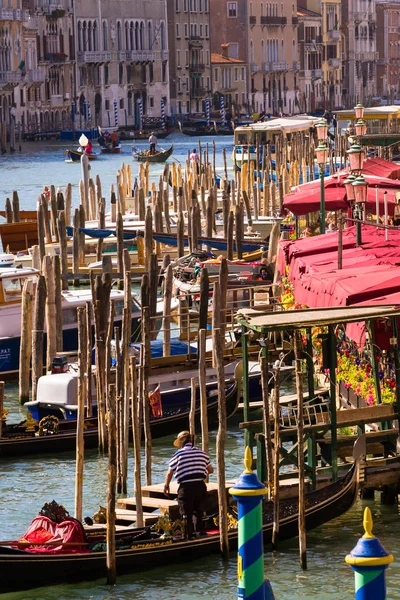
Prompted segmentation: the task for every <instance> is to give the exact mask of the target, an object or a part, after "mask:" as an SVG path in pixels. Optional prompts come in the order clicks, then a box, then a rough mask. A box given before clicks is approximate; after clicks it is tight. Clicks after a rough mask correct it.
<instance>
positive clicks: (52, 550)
mask: <svg viewBox="0 0 400 600" xmlns="http://www.w3.org/2000/svg"><path fill="white" fill-rule="evenodd" d="M18 542H23V543H24V545H23V549H24V550H26V551H27V552H34V553H40V554H43V553H44V552H46V553H47V554H60V553H62V554H75V553H79V554H80V553H82V552H89V551H90V550H89V549H88V547H87V544H86V543H85V534H84V531H83V527H82V524H81V523H80V522H79V521H77V520H76V519H73V518H72V517H71V518H68V519H65V521H62V522H61V523H55V522H54V521H52V520H51V519H49V518H48V517H45V516H41V515H38V516H37V517H35V518H34V519H33V521H32V523H31V524H30V526H29V529H28V531H27V532H26V533H25V534H24V535H23V536H22V537H21V538H19V540H18ZM26 542H31V543H32V544H34V545H32V546H28V545H26ZM57 542H60V543H59V545H57ZM80 544H82V545H80ZM19 547H20V548H21V546H19Z"/></svg>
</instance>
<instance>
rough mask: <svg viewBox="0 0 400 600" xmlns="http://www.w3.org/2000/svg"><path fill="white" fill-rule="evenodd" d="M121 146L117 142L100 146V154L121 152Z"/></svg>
mask: <svg viewBox="0 0 400 600" xmlns="http://www.w3.org/2000/svg"><path fill="white" fill-rule="evenodd" d="M121 149H122V146H121V144H118V146H112V145H111V144H109V145H107V146H100V153H101V154H121Z"/></svg>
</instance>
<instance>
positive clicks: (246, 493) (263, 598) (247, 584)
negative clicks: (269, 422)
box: [229, 447, 274, 600]
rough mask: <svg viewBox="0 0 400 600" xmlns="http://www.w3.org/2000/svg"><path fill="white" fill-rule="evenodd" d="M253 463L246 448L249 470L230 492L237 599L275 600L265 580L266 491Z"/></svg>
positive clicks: (248, 449) (245, 471)
mask: <svg viewBox="0 0 400 600" xmlns="http://www.w3.org/2000/svg"><path fill="white" fill-rule="evenodd" d="M252 462H253V458H252V455H251V450H250V448H249V447H247V448H246V450H245V455H244V466H245V467H246V468H245V470H244V472H243V473H242V475H241V476H240V477H239V479H238V481H237V483H236V485H235V486H234V487H233V488H231V489H230V490H229V493H230V494H231V495H232V496H233V498H234V499H235V500H236V502H237V506H238V535H239V542H238V546H239V549H238V580H239V584H238V599H239V600H273V598H274V595H273V592H272V589H271V586H270V583H269V581H268V580H265V579H264V546H263V533H262V499H263V496H265V494H266V493H267V488H266V487H265V485H264V484H263V483H261V481H260V480H259V479H258V477H257V475H256V474H255V473H253V471H252V468H251V466H252Z"/></svg>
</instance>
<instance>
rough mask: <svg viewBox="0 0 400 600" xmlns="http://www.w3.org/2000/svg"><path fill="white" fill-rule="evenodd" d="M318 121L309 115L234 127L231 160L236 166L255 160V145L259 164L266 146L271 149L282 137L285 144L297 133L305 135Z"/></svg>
mask: <svg viewBox="0 0 400 600" xmlns="http://www.w3.org/2000/svg"><path fill="white" fill-rule="evenodd" d="M319 120H320V119H318V118H316V117H310V116H309V115H296V116H294V117H283V118H277V119H275V118H273V119H269V120H268V121H258V122H257V123H252V124H251V125H243V126H240V127H236V128H235V131H234V148H233V159H234V162H235V165H236V166H239V167H240V166H241V165H242V163H244V162H248V161H256V160H257V144H259V149H260V156H259V158H260V163H261V164H262V161H263V153H264V152H265V149H266V147H267V145H269V146H270V147H272V148H271V149H272V151H273V150H274V149H273V146H274V144H275V139H276V138H277V137H278V136H280V135H283V137H284V139H285V142H286V143H287V142H290V139H291V136H292V134H294V133H297V132H303V133H304V134H307V133H308V132H309V130H310V128H313V127H314V126H315V124H316V123H318V121H319Z"/></svg>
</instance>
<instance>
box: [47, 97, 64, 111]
mask: <svg viewBox="0 0 400 600" xmlns="http://www.w3.org/2000/svg"><path fill="white" fill-rule="evenodd" d="M50 106H51V108H56V106H64V100H63V97H62V95H59V96H51V98H50Z"/></svg>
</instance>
